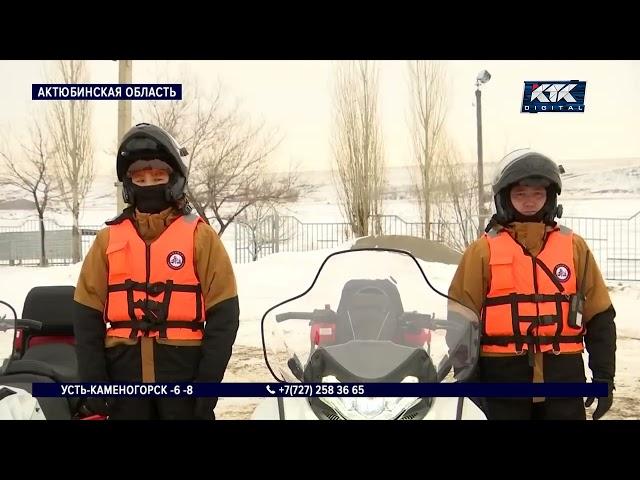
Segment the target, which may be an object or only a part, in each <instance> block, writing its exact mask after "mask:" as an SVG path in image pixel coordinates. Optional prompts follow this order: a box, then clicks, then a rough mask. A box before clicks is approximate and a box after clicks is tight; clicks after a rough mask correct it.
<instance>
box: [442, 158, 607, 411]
mask: <svg viewBox="0 0 640 480" xmlns="http://www.w3.org/2000/svg"><path fill="white" fill-rule="evenodd" d="M560 173H561V168H560V167H558V166H557V165H556V164H555V163H554V162H553V161H552V160H551V159H549V158H548V157H546V156H545V155H542V154H541V153H538V152H535V151H531V150H528V149H527V150H517V151H515V152H512V153H511V154H509V155H507V156H506V157H505V158H504V159H503V161H502V162H501V163H500V165H499V167H498V172H497V175H496V178H495V180H494V183H493V192H494V200H495V208H496V213H495V215H494V216H493V218H492V219H491V221H490V222H489V225H488V226H487V229H486V233H485V234H484V235H483V236H482V237H481V238H480V239H478V240H476V241H475V242H474V243H473V244H472V245H470V246H469V248H468V249H467V250H466V251H465V253H464V255H463V257H462V259H461V261H460V264H459V266H458V269H457V271H456V274H455V276H454V278H453V281H452V283H451V286H450V289H449V295H450V296H451V297H452V298H454V299H456V300H458V301H460V302H462V303H463V304H465V305H467V306H468V307H470V308H472V309H474V310H475V312H476V313H477V314H478V318H480V319H481V322H480V327H481V332H482V334H481V342H480V358H479V361H478V368H477V371H476V380H477V381H480V382H585V371H584V363H583V358H582V355H583V351H584V347H586V350H587V352H588V354H589V367H590V369H591V371H592V374H593V380H594V381H600V382H606V383H607V385H608V388H609V390H608V392H609V394H608V396H607V397H602V398H599V399H598V403H597V408H596V410H595V412H594V413H593V418H594V419H598V418H600V417H602V416H603V415H604V414H605V413H606V412H607V411H608V410H609V408H610V407H611V404H612V401H613V393H612V392H613V389H614V376H615V350H616V327H615V323H614V318H615V310H614V308H613V305H612V303H611V299H610V298H609V294H608V291H607V287H606V285H605V283H604V280H603V278H602V275H601V273H600V271H599V269H598V266H597V264H596V262H595V260H594V258H593V255H592V254H591V252H590V250H589V247H588V246H587V244H586V243H585V241H584V239H582V238H581V237H580V236H579V235H577V234H575V233H573V232H572V231H571V230H569V229H568V228H566V227H564V226H560V225H558V224H557V222H556V221H555V218H556V217H560V216H561V214H562V207H561V206H560V205H558V202H557V197H558V195H559V194H560V192H561V190H562V181H561V179H560ZM456 353H458V354H460V353H462V354H463V356H464V352H456ZM462 362H464V359H462ZM455 363H456V362H455V355H454V365H455ZM593 401H594V399H592V398H590V399H587V402H586V406H590V405H591V403H592V402H593ZM483 406H484V410H485V413H486V415H487V417H488V418H489V419H534V418H536V419H585V418H586V412H585V403H583V399H581V398H547V399H544V398H534V399H518V398H486V399H483Z"/></svg>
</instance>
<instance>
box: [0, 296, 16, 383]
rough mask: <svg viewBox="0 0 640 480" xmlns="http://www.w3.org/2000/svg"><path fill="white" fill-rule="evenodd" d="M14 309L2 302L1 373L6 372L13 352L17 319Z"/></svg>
mask: <svg viewBox="0 0 640 480" xmlns="http://www.w3.org/2000/svg"><path fill="white" fill-rule="evenodd" d="M12 310H13V309H12V308H9V307H7V306H6V305H5V304H4V302H0V375H2V374H3V373H4V371H5V369H6V366H7V364H8V363H9V359H10V358H11V355H12V353H13V344H14V340H15V333H16V328H15V327H16V320H15V317H14V313H13V312H12Z"/></svg>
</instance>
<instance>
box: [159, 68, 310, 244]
mask: <svg viewBox="0 0 640 480" xmlns="http://www.w3.org/2000/svg"><path fill="white" fill-rule="evenodd" d="M185 84H187V85H190V86H189V87H188V88H187V87H185V88H184V90H185V92H194V93H193V94H186V95H185V97H184V99H183V100H182V101H181V102H151V104H150V108H149V110H148V111H147V112H146V114H147V117H148V118H149V121H152V122H154V123H156V124H157V125H159V126H161V127H162V128H164V129H166V130H167V131H168V132H169V133H171V134H172V135H173V136H175V137H176V139H177V140H178V141H179V142H181V144H182V145H184V146H185V147H186V148H187V150H188V151H189V153H190V157H189V167H188V168H189V183H188V189H187V195H188V199H189V201H190V202H191V204H192V205H193V207H194V208H195V209H196V211H197V212H198V214H199V215H200V216H201V217H202V218H203V219H204V220H205V221H207V222H208V223H211V220H215V221H216V223H217V224H218V234H219V235H222V234H223V233H224V231H225V230H226V228H227V227H228V226H229V225H230V224H231V223H232V222H233V221H234V220H235V219H236V218H237V217H238V215H240V214H241V213H242V212H243V211H244V210H245V209H247V208H248V207H250V206H252V205H254V204H256V203H263V202H267V203H272V204H277V203H282V202H286V201H289V200H291V199H293V198H294V197H295V196H296V195H297V194H298V193H299V192H300V191H301V190H306V189H307V188H308V186H306V185H304V184H302V182H301V181H300V179H299V176H298V174H297V171H296V170H292V169H290V170H289V172H287V173H285V174H282V175H276V174H270V173H268V164H269V159H270V158H271V156H272V154H273V152H274V151H275V150H276V148H277V147H278V145H279V144H280V140H279V138H278V135H277V132H276V131H275V130H268V129H267V127H266V124H265V123H264V122H262V123H254V122H252V121H251V119H250V118H249V117H248V116H246V115H243V114H242V113H241V111H240V108H239V105H238V104H237V103H236V104H234V105H233V106H231V107H230V108H225V107H224V105H223V102H222V96H221V89H220V88H218V90H217V92H216V93H214V94H213V95H208V94H206V93H200V94H197V93H196V92H197V90H198V89H197V84H196V83H195V82H193V81H188V82H183V85H185Z"/></svg>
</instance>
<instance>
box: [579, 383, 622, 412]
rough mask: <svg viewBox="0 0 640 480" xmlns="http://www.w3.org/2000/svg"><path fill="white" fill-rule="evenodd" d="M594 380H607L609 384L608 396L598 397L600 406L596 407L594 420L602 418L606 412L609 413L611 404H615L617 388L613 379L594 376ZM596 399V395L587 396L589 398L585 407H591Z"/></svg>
mask: <svg viewBox="0 0 640 480" xmlns="http://www.w3.org/2000/svg"><path fill="white" fill-rule="evenodd" d="M593 381H594V382H606V383H607V385H608V392H609V393H608V394H607V396H606V397H598V406H597V407H596V411H595V412H593V419H594V420H599V419H600V418H602V417H603V416H604V414H605V413H607V412H608V411H609V409H610V408H611V405H613V391H614V390H615V389H616V387H615V385H614V383H613V381H611V380H604V379H601V378H594V379H593ZM594 400H595V397H589V398H587V400H586V401H585V402H584V406H585V407H590V406H591V405H592V404H593V402H594Z"/></svg>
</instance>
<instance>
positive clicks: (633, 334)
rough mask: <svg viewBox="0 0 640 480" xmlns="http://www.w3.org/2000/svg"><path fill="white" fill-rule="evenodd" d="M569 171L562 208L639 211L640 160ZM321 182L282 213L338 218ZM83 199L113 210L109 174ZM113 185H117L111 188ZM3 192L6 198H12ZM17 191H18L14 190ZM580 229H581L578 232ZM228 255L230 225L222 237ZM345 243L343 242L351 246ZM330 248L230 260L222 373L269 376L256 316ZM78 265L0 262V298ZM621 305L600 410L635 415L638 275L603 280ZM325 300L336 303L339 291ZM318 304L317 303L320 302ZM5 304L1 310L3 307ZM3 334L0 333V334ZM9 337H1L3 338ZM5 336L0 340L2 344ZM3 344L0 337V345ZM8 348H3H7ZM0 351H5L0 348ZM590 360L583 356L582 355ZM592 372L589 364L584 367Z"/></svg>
mask: <svg viewBox="0 0 640 480" xmlns="http://www.w3.org/2000/svg"><path fill="white" fill-rule="evenodd" d="M564 166H565V168H566V170H567V172H568V174H567V175H566V179H565V188H564V191H563V195H562V197H561V201H562V203H563V205H564V207H565V216H588V217H617V218H628V217H630V216H632V215H633V214H635V213H636V212H638V211H640V160H620V161H611V162H606V163H602V162H588V161H585V162H576V163H575V164H570V163H565V165H564ZM309 175H312V176H313V177H314V178H316V179H317V180H318V182H319V186H318V189H317V190H316V191H315V192H314V193H313V194H312V195H310V196H309V197H308V198H305V199H304V200H303V201H300V202H299V203H297V204H295V205H290V206H289V207H288V211H285V212H283V214H292V215H295V216H296V217H298V218H299V219H300V220H301V221H305V222H313V221H315V222H328V221H331V222H338V221H341V215H340V212H339V209H338V208H337V206H336V204H335V200H334V199H335V191H334V190H333V187H332V186H331V184H330V183H329V180H330V177H329V176H328V175H327V174H326V173H325V174H324V176H322V175H318V174H309ZM394 175H395V177H393V178H392V181H391V183H393V184H394V185H399V186H403V185H404V186H406V187H407V188H408V186H409V185H410V175H409V174H408V172H407V170H406V169H395V170H394ZM99 180H100V182H99V183H98V184H97V185H96V187H95V189H94V190H93V192H92V194H91V195H89V197H88V199H87V204H86V208H85V211H84V212H83V216H82V218H81V222H80V223H81V224H82V225H100V224H101V223H102V222H103V221H104V220H105V219H107V218H109V217H112V216H113V214H114V212H115V202H114V200H113V194H112V193H110V192H111V187H110V185H112V179H109V178H102V179H99ZM114 191H115V189H114ZM9 197H10V195H8V196H7V197H5V198H9ZM14 198H15V197H14ZM384 213H386V214H396V215H399V216H400V217H402V218H403V219H405V220H406V221H411V220H415V219H416V218H417V215H418V211H417V207H416V205H415V203H414V202H411V201H409V200H406V199H399V200H392V201H388V202H386V203H385V212H384ZM33 217H34V216H33V212H30V211H23V210H16V211H9V210H0V226H8V225H21V224H22V223H24V222H25V221H26V220H27V219H29V218H33ZM52 218H55V219H57V220H58V221H59V222H60V223H61V224H67V225H68V224H69V218H68V214H67V215H65V214H62V213H58V214H53V215H52ZM578 233H580V232H578ZM222 239H223V241H224V243H225V245H226V247H227V249H228V251H229V252H230V254H231V257H232V259H233V255H232V252H233V249H234V242H233V240H234V238H233V228H231V229H230V230H229V231H228V232H226V233H225V234H224V236H223V237H222ZM349 246H350V245H349V244H346V245H343V247H344V248H348V247H349ZM338 249H340V248H336V249H332V250H318V251H312V252H303V253H300V252H291V253H279V254H273V255H269V256H267V257H264V258H262V259H260V260H258V261H257V262H253V263H243V264H236V265H235V272H236V275H237V280H238V293H239V298H240V317H241V322H240V330H239V332H238V338H237V342H236V345H235V348H234V352H233V356H232V358H231V361H230V365H229V368H228V370H227V374H226V376H225V380H224V381H228V382H234V381H270V380H271V377H270V376H269V372H268V371H267V369H266V368H265V366H264V359H263V356H262V348H261V338H260V319H261V317H262V315H263V313H264V312H265V311H266V310H267V309H268V308H269V307H271V306H273V305H275V304H276V303H279V302H281V301H283V300H285V299H287V298H290V297H291V296H293V295H296V294H299V293H302V291H304V290H305V289H306V288H307V287H308V286H309V285H310V284H311V281H312V280H313V278H314V276H315V274H316V271H317V268H318V267H319V266H320V264H321V262H322V260H324V258H325V257H326V256H327V255H328V254H329V253H330V252H331V251H335V250H338ZM425 269H426V271H427V274H428V276H429V278H430V280H432V282H433V283H434V286H435V287H436V288H439V289H440V290H441V291H446V290H447V287H448V284H449V281H450V279H451V277H452V275H453V273H454V271H455V266H450V265H443V264H426V265H425ZM79 271H80V265H79V264H77V265H70V266H56V267H49V268H46V269H40V268H36V267H20V266H18V267H9V266H1V267H0V275H1V276H2V278H3V280H2V282H1V283H2V285H3V287H2V289H1V290H0V300H4V301H6V302H9V303H11V304H12V305H13V306H14V307H15V308H16V310H17V311H18V314H21V312H22V305H23V302H24V298H25V297H26V294H27V292H28V291H29V290H30V289H31V288H32V287H34V286H37V285H75V283H76V280H77V276H78V273H79ZM608 286H609V289H610V293H611V296H612V300H613V303H614V306H615V308H616V311H617V313H618V315H617V318H616V323H617V328H618V339H619V340H618V354H617V377H616V386H617V390H616V393H615V398H616V400H615V402H614V405H613V408H612V410H611V411H610V413H609V414H608V415H607V416H606V417H605V418H611V419H615V418H627V419H640V374H639V372H640V322H638V320H637V319H636V317H635V313H634V312H636V311H637V308H638V307H637V306H638V305H639V304H640V282H620V281H608ZM326 303H331V304H332V305H334V304H337V299H330V300H329V301H327V302H326ZM320 307H321V306H320V305H319V306H318V308H320ZM5 311H6V310H2V311H1V312H2V313H0V315H2V314H4V313H5ZM0 340H2V338H1V336H0ZM5 340H6V339H5ZM6 343H7V342H6V341H5V342H4V347H5V349H6V347H7V345H6ZM2 347H3V346H2V345H0V348H2ZM5 353H6V352H5ZM0 358H2V351H1V350H0ZM586 361H587V359H586V357H585V362H586ZM589 374H590V372H589V371H588V370H587V375H589ZM258 401H259V399H238V398H226V399H221V400H220V403H219V405H218V408H217V415H218V417H219V418H222V419H236V418H248V417H249V415H250V414H251V412H252V410H253V408H254V407H255V405H256V404H257V402H258Z"/></svg>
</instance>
